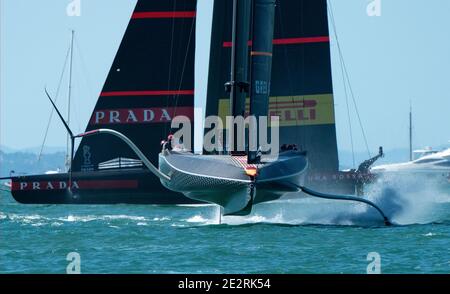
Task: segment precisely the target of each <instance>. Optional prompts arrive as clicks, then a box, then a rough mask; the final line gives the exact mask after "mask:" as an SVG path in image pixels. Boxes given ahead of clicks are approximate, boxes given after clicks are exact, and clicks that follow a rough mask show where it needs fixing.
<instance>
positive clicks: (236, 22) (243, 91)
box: [225, 0, 252, 154]
mask: <svg viewBox="0 0 450 294" xmlns="http://www.w3.org/2000/svg"><path fill="white" fill-rule="evenodd" d="M251 4H252V1H248V0H233V35H232V51H231V74H230V81H229V82H227V83H226V84H225V87H226V89H227V91H228V92H229V93H230V113H231V115H232V117H233V118H235V117H237V116H242V117H244V116H245V100H246V98H247V94H248V91H249V82H248V40H249V37H250V36H249V35H250V18H251V7H252V6H251ZM230 131H232V136H230V139H231V142H229V145H228V146H229V147H230V150H231V151H232V152H231V153H232V154H237V153H242V152H245V150H238V149H239V148H238V147H239V142H242V143H244V144H245V133H244V132H243V131H241V130H238V129H237V126H236V125H234V129H233V130H230ZM238 136H240V138H238Z"/></svg>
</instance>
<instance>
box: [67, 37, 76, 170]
mask: <svg viewBox="0 0 450 294" xmlns="http://www.w3.org/2000/svg"><path fill="white" fill-rule="evenodd" d="M74 37H75V31H74V30H72V35H71V40H70V63H69V93H68V99H67V100H68V101H67V125H68V126H70V103H71V98H72V69H73V41H74ZM71 149H73V146H71V137H70V135H69V134H67V143H66V170H68V169H69V167H70V166H71V161H72V156H71V155H70V154H72V150H71Z"/></svg>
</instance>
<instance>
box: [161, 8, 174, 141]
mask: <svg viewBox="0 0 450 294" xmlns="http://www.w3.org/2000/svg"><path fill="white" fill-rule="evenodd" d="M176 8H177V1H176V0H175V1H174V2H173V8H172V10H173V11H175V9H176ZM174 36H175V18H172V33H171V38H170V58H169V76H168V81H167V90H170V83H171V82H172V62H173V47H174V46H173V41H174ZM169 105H170V99H167V101H166V107H167V108H168V107H169ZM166 135H167V124H164V134H163V138H164V136H166Z"/></svg>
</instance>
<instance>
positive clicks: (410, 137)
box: [409, 105, 414, 161]
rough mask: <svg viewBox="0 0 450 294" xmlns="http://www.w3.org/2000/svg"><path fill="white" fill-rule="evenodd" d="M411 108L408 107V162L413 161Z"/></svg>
mask: <svg viewBox="0 0 450 294" xmlns="http://www.w3.org/2000/svg"><path fill="white" fill-rule="evenodd" d="M412 137H413V134H412V106H411V105H410V106H409V161H413V159H414V158H413V147H412V140H413V138H412Z"/></svg>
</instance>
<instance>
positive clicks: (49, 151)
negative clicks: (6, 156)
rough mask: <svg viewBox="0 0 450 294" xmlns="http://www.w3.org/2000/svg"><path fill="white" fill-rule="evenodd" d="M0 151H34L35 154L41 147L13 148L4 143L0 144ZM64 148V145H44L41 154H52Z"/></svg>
mask: <svg viewBox="0 0 450 294" xmlns="http://www.w3.org/2000/svg"><path fill="white" fill-rule="evenodd" d="M0 151H3V152H4V153H17V152H22V153H35V154H39V152H40V151H41V147H40V146H38V147H30V148H25V149H13V148H9V147H7V146H4V145H0ZM65 151H66V148H64V147H52V146H46V147H44V149H43V152H42V153H43V154H53V153H58V152H65Z"/></svg>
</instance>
